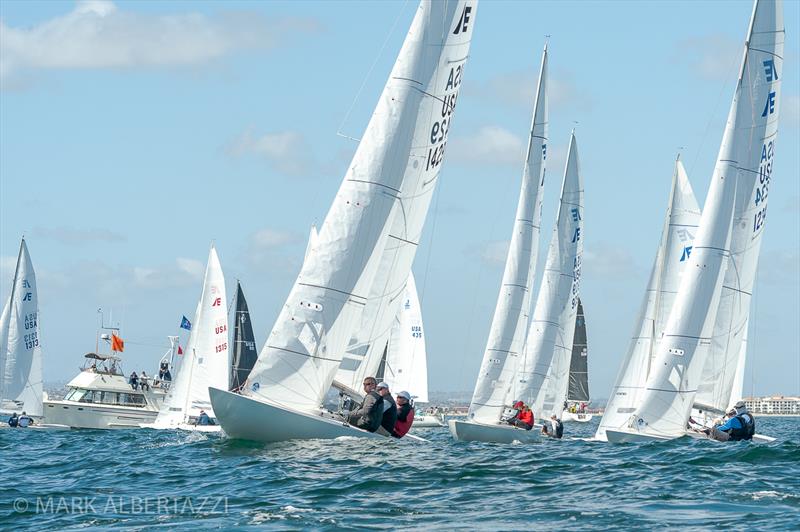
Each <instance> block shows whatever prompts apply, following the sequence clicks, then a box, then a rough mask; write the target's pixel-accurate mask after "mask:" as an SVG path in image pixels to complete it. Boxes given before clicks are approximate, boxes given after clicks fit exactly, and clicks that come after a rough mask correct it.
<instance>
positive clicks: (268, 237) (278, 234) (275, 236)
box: [250, 227, 297, 250]
mask: <svg viewBox="0 0 800 532" xmlns="http://www.w3.org/2000/svg"><path fill="white" fill-rule="evenodd" d="M250 241H251V243H252V245H253V247H255V248H258V249H261V250H264V249H269V248H274V247H277V246H282V245H283V244H289V243H291V242H296V241H297V237H296V235H294V234H292V233H289V232H286V231H278V230H276V229H270V228H268V227H266V228H264V229H259V230H258V231H256V232H255V233H253V236H252V237H251V239H250Z"/></svg>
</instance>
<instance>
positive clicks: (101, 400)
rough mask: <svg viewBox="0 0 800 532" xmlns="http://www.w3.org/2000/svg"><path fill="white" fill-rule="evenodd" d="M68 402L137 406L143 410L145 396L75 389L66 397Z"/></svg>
mask: <svg viewBox="0 0 800 532" xmlns="http://www.w3.org/2000/svg"><path fill="white" fill-rule="evenodd" d="M65 399H66V400H67V401H77V402H80V403H94V404H100V405H117V406H135V407H137V408H142V407H144V406H146V405H145V400H144V396H143V395H142V394H137V393H118V392H105V391H101V390H82V389H80V388H73V389H72V391H70V392H69V393H68V394H67V396H66V397H65Z"/></svg>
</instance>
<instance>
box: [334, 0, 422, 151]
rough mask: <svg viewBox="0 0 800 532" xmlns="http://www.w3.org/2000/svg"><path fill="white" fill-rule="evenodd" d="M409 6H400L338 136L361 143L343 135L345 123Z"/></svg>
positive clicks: (406, 0) (348, 110)
mask: <svg viewBox="0 0 800 532" xmlns="http://www.w3.org/2000/svg"><path fill="white" fill-rule="evenodd" d="M407 4H408V0H405V2H403V5H402V6H400V12H399V13H398V14H397V18H395V20H394V24H392V27H391V29H390V30H389V31H388V32H387V33H386V38H385V39H384V40H383V44H382V45H381V47H380V49H379V50H378V53H377V55H376V56H375V60H374V61H373V62H372V66H370V67H369V70H368V71H367V74H366V75H365V76H364V79H363V80H362V81H361V86H360V87H359V88H358V91H356V95H355V97H354V98H353V102H352V103H351V104H350V107H349V108H348V109H347V113H345V115H344V118H343V119H342V123H341V124H339V127H338V128H337V130H336V134H337V135H338V136H340V137H344V138H346V139H350V140H354V141H356V142H360V139H357V138H354V137H351V136H349V135H346V134H344V133H342V128H343V127H344V124H345V122H347V119H348V118H350V113H352V112H353V108H354V107H355V106H356V102H357V101H358V99H359V98H360V97H361V93H362V91H363V90H364V87H365V86H366V84H367V80H368V79H369V77H370V76H371V75H372V71H373V70H375V66H376V65H377V64H378V61H379V60H380V58H381V57H382V56H383V51H384V50H385V49H386V45H387V44H389V39H391V37H392V36H393V35H394V31H395V29H397V23H398V22H400V18H401V17H402V15H403V13H404V12H405V9H406V5H407Z"/></svg>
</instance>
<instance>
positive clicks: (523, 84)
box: [472, 69, 592, 113]
mask: <svg viewBox="0 0 800 532" xmlns="http://www.w3.org/2000/svg"><path fill="white" fill-rule="evenodd" d="M538 79H539V71H538V69H537V70H536V71H535V72H534V71H529V70H526V71H523V70H519V71H515V72H507V73H505V74H499V75H497V76H495V77H493V78H491V79H489V80H488V81H486V82H484V83H482V84H481V83H475V84H474V85H473V86H474V89H472V90H474V91H475V92H476V93H477V94H478V95H480V96H482V97H486V98H490V99H492V100H495V101H497V102H499V103H501V104H504V105H508V106H511V107H517V108H519V109H524V110H526V111H527V112H529V113H530V112H533V101H534V97H535V95H536V87H537V84H538ZM547 96H548V105H549V106H550V108H551V109H552V108H556V107H557V108H565V107H567V106H569V107H571V108H573V109H579V110H582V111H588V110H591V108H592V102H591V100H590V99H589V96H588V92H585V91H583V92H581V91H579V90H578V86H577V84H576V83H575V81H574V77H573V76H572V74H570V73H569V72H567V71H564V70H556V71H553V72H552V73H550V74H549V76H548V78H547Z"/></svg>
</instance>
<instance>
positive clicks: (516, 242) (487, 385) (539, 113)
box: [469, 46, 548, 423]
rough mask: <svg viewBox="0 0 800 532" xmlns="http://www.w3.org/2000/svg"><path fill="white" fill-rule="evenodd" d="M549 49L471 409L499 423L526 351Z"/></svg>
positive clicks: (543, 156)
mask: <svg viewBox="0 0 800 532" xmlns="http://www.w3.org/2000/svg"><path fill="white" fill-rule="evenodd" d="M547 127H548V126H547V47H546V46H545V49H544V51H543V52H542V64H541V68H540V70H539V86H538V88H537V90H536V100H535V102H534V106H533V118H532V121H531V129H530V135H529V137H528V152H527V155H526V157H525V167H524V169H523V172H522V185H521V188H520V193H519V201H518V203H517V212H516V217H515V221H514V230H513V233H512V235H511V243H510V246H509V250H508V256H507V257H506V266H505V271H504V273H503V281H502V284H501V286H500V294H499V295H498V298H497V306H496V307H495V311H494V316H493V318H492V325H491V329H490V330H489V338H488V339H487V342H486V350H485V351H484V354H483V360H482V362H481V368H480V373H479V374H478V380H477V382H476V383H475V391H474V393H473V395H472V401H471V403H470V406H469V416H470V418H471V419H473V420H475V421H478V422H481V423H497V422H498V421H500V416H501V415H502V414H503V410H504V408H505V406H506V403H507V402H508V400H507V395H508V393H509V389H510V387H511V385H512V381H513V379H514V375H515V373H516V371H517V363H518V360H519V358H520V355H521V353H522V347H523V341H524V338H525V330H526V328H527V324H528V312H529V311H530V301H531V288H532V285H533V279H534V270H535V265H536V257H537V254H538V249H539V233H540V228H541V219H542V191H543V188H544V176H545V159H546V151H547Z"/></svg>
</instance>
